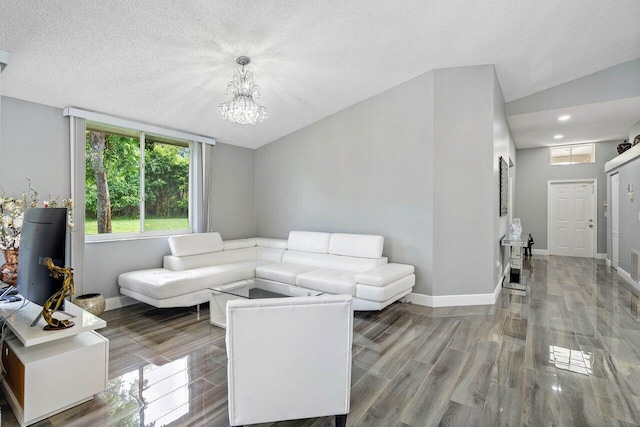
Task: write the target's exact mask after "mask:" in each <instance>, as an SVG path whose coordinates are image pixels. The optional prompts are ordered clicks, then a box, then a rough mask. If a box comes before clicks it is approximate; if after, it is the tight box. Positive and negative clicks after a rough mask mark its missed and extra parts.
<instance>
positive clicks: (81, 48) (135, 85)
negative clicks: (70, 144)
mask: <svg viewBox="0 0 640 427" xmlns="http://www.w3.org/2000/svg"><path fill="white" fill-rule="evenodd" d="M638 22H640V2H639V1H638V0H608V1H603V0H563V1H556V0H541V1H529V2H524V1H513V0H479V1H469V0H437V1H425V0H405V1H391V0H376V1H370V0H369V1H363V0H352V1H337V0H328V1H317V0H313V1H311V0H298V1H294V0H290V1H284V0H273V1H252V0H238V1H233V2H230V1H211V0H206V1H177V0H174V1H168V0H136V1H131V0H121V1H116V0H102V1H85V0H48V1H24V0H0V49H4V50H8V51H9V52H10V53H11V64H10V65H9V66H8V67H7V68H6V70H5V72H4V73H3V77H2V94H3V95H6V96H11V97H15V98H20V99H25V100H29V101H34V102H39V103H43V104H47V105H53V106H57V107H65V106H69V105H71V106H76V107H79V108H84V109H89V110H94V111H99V112H103V113H108V114H113V115H118V116H123V117H126V118H130V119H135V120H141V121H145V122H149V123H154V124H159V125H163V126H167V127H172V128H176V129H180V130H185V131H189V132H193V133H199V134H202V135H206V136H212V137H215V138H217V139H218V140H219V141H220V142H225V143H229V144H235V145H240V146H245V147H252V148H256V147H259V146H261V145H264V144H266V143H269V142H271V141H273V140H275V139H277V138H279V137H281V136H284V135H286V134H288V133H291V132H293V131H295V130H297V129H300V128H302V127H304V126H306V125H308V124H310V123H313V122H315V121H317V120H319V119H321V118H323V117H326V116H328V115H330V114H332V113H335V112H337V111H339V110H341V109H344V108H346V107H348V106H350V105H353V104H355V103H357V102H359V101H361V100H363V99H366V98H368V97H370V96H372V95H375V94H377V93H380V92H382V91H383V90H385V89H388V88H390V87H393V86H395V85H397V84H399V83H402V82H404V81H406V80H409V79H411V78H412V77H415V76H417V75H419V74H422V73H424V72H427V71H429V70H432V69H436V68H446V67H455V66H464V65H478V64H495V65H496V71H497V73H498V78H499V80H500V83H501V86H502V89H503V93H504V96H505V98H506V100H507V101H510V100H513V99H516V98H519V97H522V96H525V95H528V94H531V93H534V92H537V91H540V90H542V89H546V88H548V87H551V86H555V85H558V84H560V83H564V82H566V81H569V80H572V79H574V78H577V77H580V76H583V75H586V74H590V73H593V72H595V71H599V70H601V69H604V68H607V67H610V66H613V65H616V64H619V63H622V62H625V61H627V60H630V59H633V58H636V57H640V25H638ZM239 55H248V56H250V57H251V59H252V62H251V64H250V66H249V67H250V68H251V69H252V70H253V71H254V73H255V78H256V83H257V84H258V85H259V86H260V87H261V89H262V93H263V96H262V98H260V100H259V102H260V103H261V104H263V105H265V106H266V107H267V108H268V112H269V118H267V119H266V120H265V122H263V123H261V124H258V125H255V126H250V125H244V126H243V125H237V124H232V123H228V122H225V121H223V119H222V118H221V117H220V116H219V114H218V112H217V107H218V104H219V103H221V102H223V101H225V100H226V99H227V98H226V94H225V91H226V85H227V82H228V81H229V80H230V78H231V74H232V72H233V70H234V68H235V67H236V65H235V62H234V61H235V58H236V57H237V56H239ZM417 96H419V94H417Z"/></svg>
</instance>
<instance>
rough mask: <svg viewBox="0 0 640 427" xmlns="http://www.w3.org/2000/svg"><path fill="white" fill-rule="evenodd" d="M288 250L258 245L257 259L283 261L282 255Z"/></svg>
mask: <svg viewBox="0 0 640 427" xmlns="http://www.w3.org/2000/svg"><path fill="white" fill-rule="evenodd" d="M285 252H286V249H278V248H268V247H267V248H265V247H261V246H258V247H257V248H256V259H259V260H262V261H270V262H282V255H283V254H284V253H285Z"/></svg>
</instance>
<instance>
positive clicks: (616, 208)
mask: <svg viewBox="0 0 640 427" xmlns="http://www.w3.org/2000/svg"><path fill="white" fill-rule="evenodd" d="M610 212H611V265H613V268H615V269H616V270H617V269H618V265H619V263H620V175H618V174H617V173H615V174H613V175H611V210H610Z"/></svg>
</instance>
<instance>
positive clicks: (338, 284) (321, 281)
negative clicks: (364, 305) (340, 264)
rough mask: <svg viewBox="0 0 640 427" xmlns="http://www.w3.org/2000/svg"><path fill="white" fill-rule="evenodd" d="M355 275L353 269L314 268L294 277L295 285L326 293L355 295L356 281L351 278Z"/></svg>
mask: <svg viewBox="0 0 640 427" xmlns="http://www.w3.org/2000/svg"><path fill="white" fill-rule="evenodd" d="M355 275H356V273H355V272H353V271H344V270H328V269H323V270H314V271H310V272H308V273H303V274H300V275H299V276H298V278H297V279H296V285H298V286H301V287H303V288H307V289H313V290H316V291H321V292H326V293H328V294H336V295H351V296H355V294H356V281H355V280H353V277H354V276H355Z"/></svg>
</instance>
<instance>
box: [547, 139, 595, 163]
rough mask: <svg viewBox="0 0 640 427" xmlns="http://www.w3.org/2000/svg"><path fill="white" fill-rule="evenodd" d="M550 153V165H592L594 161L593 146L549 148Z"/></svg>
mask: <svg viewBox="0 0 640 427" xmlns="http://www.w3.org/2000/svg"><path fill="white" fill-rule="evenodd" d="M550 153H551V155H550V163H551V164H552V165H558V166H559V165H575V164H580V163H594V162H595V161H596V148H595V144H580V145H564V146H561V147H551V149H550Z"/></svg>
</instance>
